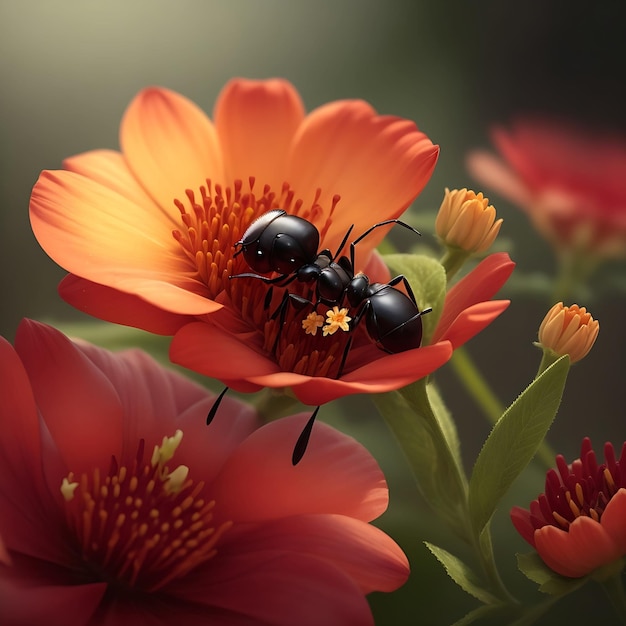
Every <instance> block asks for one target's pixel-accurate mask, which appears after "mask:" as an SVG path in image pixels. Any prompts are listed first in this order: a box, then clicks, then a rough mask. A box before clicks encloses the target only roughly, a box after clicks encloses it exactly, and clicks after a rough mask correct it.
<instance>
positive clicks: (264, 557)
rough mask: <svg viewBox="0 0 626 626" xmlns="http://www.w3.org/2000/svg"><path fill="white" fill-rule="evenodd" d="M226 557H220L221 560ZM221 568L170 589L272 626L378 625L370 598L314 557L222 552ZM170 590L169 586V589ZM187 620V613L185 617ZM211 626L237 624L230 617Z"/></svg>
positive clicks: (179, 594)
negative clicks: (368, 599) (375, 621)
mask: <svg viewBox="0 0 626 626" xmlns="http://www.w3.org/2000/svg"><path fill="white" fill-rule="evenodd" d="M222 556H223V558H220V557H222ZM220 557H218V558H219V564H218V562H217V561H216V560H214V561H213V562H212V564H213V565H214V567H211V568H209V567H207V568H203V569H202V570H201V571H199V572H197V574H196V575H195V576H193V575H192V576H188V577H186V578H185V580H184V582H183V581H181V583H180V584H173V585H172V586H171V591H172V592H173V593H175V594H176V595H177V596H179V597H181V598H185V599H186V600H188V601H190V602H193V603H194V604H195V603H199V604H202V605H204V606H206V607H207V608H214V607H218V608H222V609H225V610H228V611H232V612H233V613H238V614H240V615H242V616H246V617H247V618H248V622H244V623H249V624H268V625H269V624H271V625H272V626H294V624H297V625H298V626H321V625H322V624H323V625H324V626H346V625H347V624H358V625H359V626H368V625H371V626H373V624H374V622H373V619H372V615H371V612H370V609H369V606H368V604H367V601H366V600H365V596H364V595H363V593H362V592H361V591H360V590H359V588H358V587H357V586H356V585H355V584H354V582H353V581H352V580H351V579H350V577H349V576H346V575H345V574H344V573H343V572H341V571H340V570H338V569H337V568H335V567H333V566H331V565H329V564H328V563H327V562H325V561H323V560H321V559H318V558H316V557H311V556H303V555H299V554H289V553H286V552H282V551H281V552H277V551H267V552H264V551H261V552H252V553H247V554H242V553H240V551H239V550H237V551H236V552H234V553H233V554H227V555H223V554H222V553H221V552H220ZM168 591H170V588H169V587H168ZM182 615H183V616H184V613H182ZM210 616H211V613H210V612H209V613H208V615H207V618H209V619H208V622H207V623H211V624H220V626H221V625H222V624H224V626H230V625H231V624H234V625H238V624H239V623H240V622H238V621H234V622H231V621H230V620H229V619H228V618H226V619H224V620H222V619H219V618H218V619H216V620H212V619H210Z"/></svg>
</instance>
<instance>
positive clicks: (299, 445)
mask: <svg viewBox="0 0 626 626" xmlns="http://www.w3.org/2000/svg"><path fill="white" fill-rule="evenodd" d="M319 410H320V407H319V406H318V407H317V408H316V409H315V411H313V414H312V415H311V417H310V418H309V421H308V422H307V423H306V425H305V426H304V428H303V429H302V432H301V433H300V436H299V437H298V441H296V445H295V446H294V448H293V454H292V455H291V463H292V464H293V465H298V463H300V461H301V460H302V457H303V456H304V453H305V452H306V447H307V445H308V444H309V438H310V437H311V430H313V423H314V422H315V418H316V417H317V412H318V411H319Z"/></svg>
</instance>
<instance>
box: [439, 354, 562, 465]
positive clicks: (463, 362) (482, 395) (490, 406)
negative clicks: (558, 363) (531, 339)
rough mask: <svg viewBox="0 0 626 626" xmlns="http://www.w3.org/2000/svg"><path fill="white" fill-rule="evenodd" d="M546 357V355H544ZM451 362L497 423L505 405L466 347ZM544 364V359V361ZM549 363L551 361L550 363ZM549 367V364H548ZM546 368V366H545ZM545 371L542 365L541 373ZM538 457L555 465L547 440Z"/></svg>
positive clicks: (479, 405) (462, 380) (479, 403)
mask: <svg viewBox="0 0 626 626" xmlns="http://www.w3.org/2000/svg"><path fill="white" fill-rule="evenodd" d="M544 358H545V355H544ZM450 364H451V366H452V369H453V370H454V372H455V374H456V375H457V377H458V379H459V380H460V381H461V384H462V385H463V387H464V388H465V390H466V391H467V392H468V393H469V394H470V395H471V396H472V398H473V399H474V402H476V404H477V405H478V407H479V408H480V409H481V410H482V412H483V414H484V415H485V417H486V418H487V420H488V421H489V422H490V423H491V424H495V423H496V422H497V421H498V420H499V419H500V417H501V416H502V414H503V413H504V411H505V410H506V409H505V406H504V405H503V404H502V402H501V401H500V399H499V398H498V397H497V396H496V394H495V393H494V392H493V390H492V389H491V387H490V386H489V383H488V382H487V381H486V379H485V377H484V376H483V375H482V373H481V372H480V370H479V369H478V368H477V367H476V364H475V363H474V361H473V360H472V358H471V357H470V355H469V352H468V351H467V350H466V348H465V347H463V346H462V347H460V348H457V349H456V350H455V351H454V354H453V355H452V359H450ZM542 365H543V361H542ZM548 365H549V363H548ZM546 367H547V365H546ZM544 369H545V368H544ZM541 371H543V370H542V369H541V366H540V371H539V373H541ZM537 457H538V458H539V459H541V461H542V462H543V464H544V465H545V466H546V467H547V468H551V467H552V466H553V465H554V457H555V453H554V451H553V450H552V448H551V447H550V446H549V445H548V443H547V442H546V441H542V442H541V445H540V446H539V448H538V450H537Z"/></svg>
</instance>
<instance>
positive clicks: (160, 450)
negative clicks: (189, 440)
mask: <svg viewBox="0 0 626 626" xmlns="http://www.w3.org/2000/svg"><path fill="white" fill-rule="evenodd" d="M182 439H183V431H182V430H177V431H176V432H175V433H174V436H173V437H163V443H162V444H161V446H160V447H159V446H154V452H153V453H152V460H151V461H150V462H151V464H152V467H154V466H155V465H157V464H159V465H163V464H165V463H167V462H168V461H169V460H170V459H171V458H172V457H173V456H174V453H175V452H176V448H178V446H179V445H180V442H181V441H182Z"/></svg>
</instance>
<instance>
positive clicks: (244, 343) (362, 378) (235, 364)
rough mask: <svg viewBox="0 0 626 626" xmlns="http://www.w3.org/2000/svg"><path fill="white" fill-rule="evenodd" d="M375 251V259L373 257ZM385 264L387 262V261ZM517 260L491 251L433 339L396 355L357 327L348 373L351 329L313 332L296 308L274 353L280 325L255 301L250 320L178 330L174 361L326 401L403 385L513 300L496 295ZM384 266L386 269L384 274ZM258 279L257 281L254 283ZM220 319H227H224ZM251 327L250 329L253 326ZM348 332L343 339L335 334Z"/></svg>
mask: <svg viewBox="0 0 626 626" xmlns="http://www.w3.org/2000/svg"><path fill="white" fill-rule="evenodd" d="M375 259H376V257H373V260H375ZM381 265H382V264H381ZM513 267H514V263H513V262H512V261H511V259H510V258H509V256H508V255H507V254H504V253H499V254H492V255H491V256H489V257H487V258H486V259H484V260H483V261H482V262H481V263H480V264H479V265H478V266H477V267H476V268H475V269H474V270H473V271H472V272H471V273H470V274H468V275H467V276H465V277H464V278H463V279H462V280H461V281H459V282H458V283H457V284H456V285H454V286H453V287H452V288H451V289H450V291H449V292H448V294H447V296H446V301H445V305H444V309H443V312H442V314H441V318H440V320H439V324H438V326H437V329H436V330H435V334H434V336H433V338H432V341H431V344H430V345H428V346H424V347H421V348H416V349H413V350H407V351H405V352H400V353H397V354H386V353H384V352H382V351H381V350H379V349H378V348H376V346H375V345H374V344H373V343H372V342H371V341H370V340H369V339H368V338H367V337H366V336H365V333H364V332H360V331H361V329H360V328H359V329H357V331H355V332H356V338H355V340H354V344H353V345H354V347H353V348H352V349H351V351H350V353H349V355H348V359H347V361H346V368H345V370H344V371H345V374H344V375H343V376H342V377H341V378H340V379H337V378H334V377H333V376H332V374H333V368H336V367H337V363H338V361H339V359H340V357H341V355H342V352H343V347H344V345H345V341H346V335H347V334H348V333H335V334H333V335H331V336H328V337H324V336H323V334H322V333H317V334H316V335H314V336H312V335H307V334H306V333H305V332H304V330H303V328H302V324H301V318H302V317H303V315H302V313H301V312H298V311H293V310H290V312H289V316H290V317H289V318H288V320H287V323H286V324H285V325H284V326H283V328H282V330H281V333H280V341H279V343H278V346H277V348H275V349H274V351H273V353H272V351H270V347H271V346H272V344H274V342H275V338H276V333H277V326H278V325H277V324H276V323H268V322H267V314H266V313H265V312H264V311H263V308H262V306H260V305H257V306H256V307H251V311H250V318H251V319H252V320H254V319H255V318H254V316H255V315H256V316H257V317H258V320H259V321H258V322H257V324H258V326H257V328H256V329H255V330H252V329H254V326H252V324H249V325H247V326H238V325H236V324H235V323H233V322H232V320H231V319H230V317H229V316H228V313H227V312H226V311H219V312H218V313H215V314H214V315H212V316H211V317H210V318H209V319H208V321H206V322H194V323H191V324H188V325H187V326H185V327H183V328H182V329H181V330H180V331H178V333H177V334H176V335H175V336H174V339H173V341H172V346H171V350H170V357H171V359H172V360H173V361H174V362H176V363H179V364H181V365H184V366H185V367H188V368H190V369H192V370H195V371H197V372H199V373H201V374H204V375H206V376H210V377H212V378H217V379H219V380H221V381H222V382H223V383H224V384H225V385H228V386H229V387H232V388H233V389H236V390H238V391H242V392H250V391H258V390H259V389H261V388H263V387H277V388H282V387H291V388H292V390H293V392H294V393H295V395H296V396H297V397H298V399H299V400H300V401H302V402H303V403H305V404H310V405H320V404H324V403H326V402H330V401H331V400H334V399H336V398H339V397H342V396H345V395H349V394H355V393H382V392H385V391H391V390H393V389H399V388H400V387H404V386H406V385H408V384H409V383H412V382H414V381H416V380H419V379H420V378H423V377H424V376H427V375H428V374H430V373H431V372H433V371H434V370H436V369H437V368H438V367H440V366H441V365H443V364H444V363H445V362H446V361H447V360H448V359H449V358H450V357H451V356H452V351H453V350H454V349H455V348H457V347H459V346H461V345H463V344H464V343H465V342H466V341H468V340H469V339H471V338H472V337H473V336H474V335H476V334H477V333H479V332H480V331H481V330H482V329H483V328H485V327H486V326H487V325H488V324H490V323H491V322H492V321H493V320H494V319H495V318H496V317H497V316H498V315H499V314H500V313H502V311H504V309H506V307H507V306H508V304H509V303H508V301H507V300H496V301H491V300H490V299H491V298H492V297H493V296H494V295H495V293H496V292H497V291H498V290H499V289H500V287H502V285H503V284H504V283H505V282H506V280H507V278H508V277H509V276H510V274H511V272H512V271H513ZM369 272H370V276H376V277H377V279H378V280H380V281H381V282H382V281H386V280H387V277H388V276H389V274H388V271H387V270H386V269H385V270H383V269H382V268H381V266H379V267H374V265H373V263H372V264H370V270H369ZM383 272H387V273H386V275H383ZM253 282H256V281H253ZM220 322H222V323H220ZM251 326H252V329H251ZM339 334H340V335H342V337H339V339H338V338H337V335H339Z"/></svg>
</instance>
